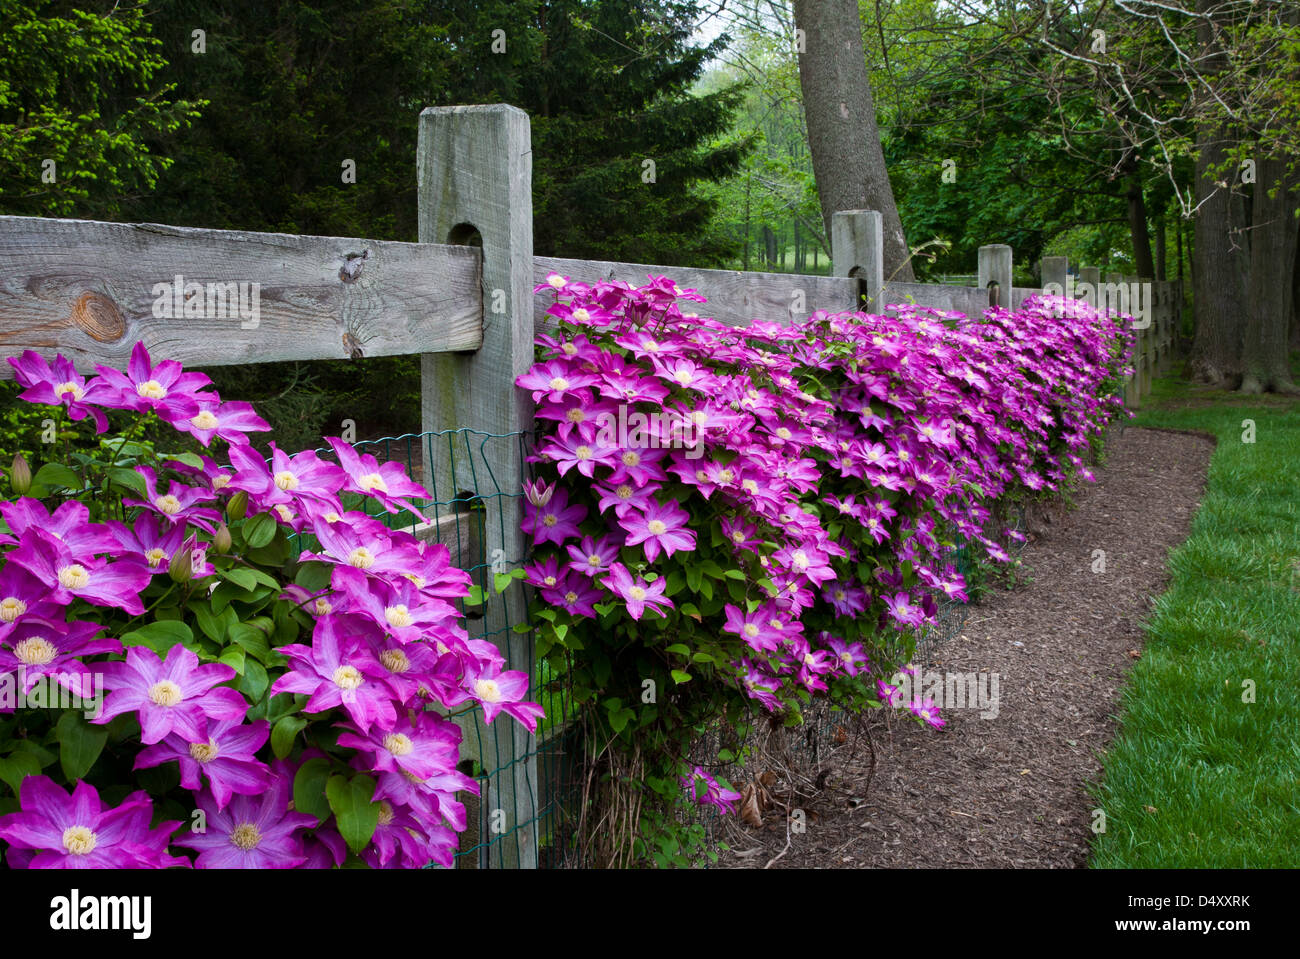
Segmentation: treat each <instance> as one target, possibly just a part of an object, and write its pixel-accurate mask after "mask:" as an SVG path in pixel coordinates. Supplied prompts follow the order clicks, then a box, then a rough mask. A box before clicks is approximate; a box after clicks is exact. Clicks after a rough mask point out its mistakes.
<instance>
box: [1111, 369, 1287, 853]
mask: <svg viewBox="0 0 1300 959" xmlns="http://www.w3.org/2000/svg"><path fill="white" fill-rule="evenodd" d="M1248 419H1249V420H1253V421H1254V424H1255V442H1254V443H1253V444H1251V443H1246V442H1243V432H1244V430H1245V429H1246V427H1244V426H1243V421H1244V420H1248ZM1131 425H1134V426H1152V427H1163V428H1169V429H1180V430H1198V431H1203V432H1208V433H1213V434H1214V435H1215V436H1217V437H1218V447H1217V449H1216V451H1215V453H1214V457H1213V459H1212V460H1211V462H1210V472H1209V483H1208V486H1207V489H1206V493H1205V498H1204V500H1203V501H1202V504H1201V508H1200V510H1199V511H1198V512H1197V514H1196V517H1195V519H1194V521H1193V524H1192V532H1191V536H1190V538H1189V539H1188V540H1187V542H1186V543H1184V544H1183V545H1182V546H1180V547H1179V548H1178V549H1176V550H1174V551H1173V552H1172V553H1171V554H1170V557H1169V569H1170V574H1171V576H1172V582H1171V584H1170V587H1169V590H1168V592H1167V593H1166V594H1165V595H1164V596H1162V597H1160V600H1159V602H1158V604H1157V605H1156V607H1155V609H1154V611H1153V614H1152V616H1151V618H1150V620H1149V621H1148V623H1147V625H1146V630H1147V636H1146V646H1145V649H1144V651H1143V654H1142V657H1141V659H1139V660H1138V661H1137V663H1136V664H1135V665H1134V668H1133V670H1132V672H1131V674H1130V676H1129V681H1128V684H1127V687H1126V688H1125V690H1124V693H1123V701H1122V708H1121V712H1120V720H1121V726H1120V730H1119V733H1118V736H1117V738H1116V740H1115V742H1114V744H1113V745H1112V747H1111V749H1110V751H1109V752H1108V753H1107V754H1106V755H1105V756H1104V757H1103V758H1104V764H1105V770H1104V773H1103V776H1102V779H1101V783H1100V784H1099V785H1098V786H1096V787H1095V788H1094V789H1093V790H1092V794H1093V797H1094V798H1095V799H1096V801H1097V805H1098V806H1099V807H1100V808H1101V809H1103V810H1104V811H1105V816H1106V819H1105V827H1106V829H1105V832H1104V833H1102V834H1100V835H1098V836H1097V838H1096V840H1095V841H1094V843H1093V858H1092V864H1093V866H1095V867H1103V868H1130V867H1138V868H1189V867H1284V866H1298V865H1300V402H1296V401H1294V400H1287V399H1283V398H1279V397H1271V396H1269V397H1254V398H1247V397H1242V396H1239V395H1235V394H1230V393H1222V392H1213V391H1207V390H1203V389H1198V388H1195V387H1190V386H1189V385H1188V384H1186V383H1183V382H1178V381H1175V380H1172V379H1163V380H1160V381H1158V382H1157V383H1156V384H1155V389H1154V391H1153V393H1152V395H1151V396H1150V397H1149V398H1148V400H1147V401H1146V403H1145V404H1144V408H1143V410H1142V411H1141V412H1140V414H1139V415H1138V417H1137V418H1136V419H1135V420H1133V421H1131ZM1252 686H1253V690H1254V696H1253V699H1254V701H1253V702H1243V697H1245V698H1247V699H1249V698H1251V697H1250V696H1249V694H1248V689H1249V688H1250V687H1252Z"/></svg>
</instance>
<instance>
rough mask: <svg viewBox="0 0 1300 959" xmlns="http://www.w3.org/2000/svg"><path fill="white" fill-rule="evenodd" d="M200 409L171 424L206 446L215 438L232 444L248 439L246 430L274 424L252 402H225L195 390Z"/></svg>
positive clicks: (264, 428) (263, 430)
mask: <svg viewBox="0 0 1300 959" xmlns="http://www.w3.org/2000/svg"><path fill="white" fill-rule="evenodd" d="M194 399H195V402H197V403H198V407H199V411H198V412H197V413H195V414H194V415H193V416H191V417H190V418H189V419H180V420H176V421H175V422H173V423H172V425H173V426H175V427H176V428H177V429H178V430H180V431H181V432H182V433H189V434H190V435H191V436H193V437H194V438H195V439H196V440H198V441H199V442H200V443H202V444H203V445H204V446H210V445H211V444H212V440H213V437H218V438H220V439H223V440H225V441H226V442H227V443H229V444H230V445H231V446H239V445H243V444H246V443H247V442H248V437H247V436H245V435H244V434H245V433H266V432H269V431H270V429H271V427H270V424H268V423H267V422H266V420H264V419H262V418H261V417H260V416H258V415H257V413H255V412H254V411H253V406H252V404H251V403H244V402H241V401H239V400H233V401H231V402H229V403H223V402H222V401H221V398H220V397H218V396H216V395H215V394H211V393H196V394H195V396H194Z"/></svg>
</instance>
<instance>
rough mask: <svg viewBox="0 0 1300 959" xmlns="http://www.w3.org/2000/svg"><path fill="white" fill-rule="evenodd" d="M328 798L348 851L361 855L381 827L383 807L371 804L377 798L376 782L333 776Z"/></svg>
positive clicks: (366, 778)
mask: <svg viewBox="0 0 1300 959" xmlns="http://www.w3.org/2000/svg"><path fill="white" fill-rule="evenodd" d="M325 795H326V797H327V798H328V799H329V805H330V809H332V810H334V818H335V819H336V820H337V821H338V827H339V833H340V834H342V836H343V838H344V839H345V840H346V841H347V844H348V848H349V849H351V850H352V851H353V852H355V853H360V852H361V850H362V849H365V848H366V845H367V844H368V843H369V842H370V837H371V836H373V835H374V834H375V827H376V826H378V825H379V804H378V803H374V802H371V799H373V798H374V795H375V781H374V780H373V779H371V778H370V777H369V776H362V775H357V776H353V777H352V778H351V779H348V778H347V777H345V776H331V777H330V778H329V781H328V782H326V784H325Z"/></svg>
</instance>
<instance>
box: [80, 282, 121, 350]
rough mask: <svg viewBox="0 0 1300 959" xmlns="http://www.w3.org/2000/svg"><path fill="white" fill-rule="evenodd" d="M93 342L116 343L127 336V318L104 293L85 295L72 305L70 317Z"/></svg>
mask: <svg viewBox="0 0 1300 959" xmlns="http://www.w3.org/2000/svg"><path fill="white" fill-rule="evenodd" d="M70 319H71V320H72V322H73V323H74V324H76V326H77V327H78V328H80V329H82V330H84V331H85V333H86V335H87V336H89V337H90V338H91V339H92V340H97V341H98V342H100V343H116V342H117V341H118V340H120V339H121V338H122V337H124V336H125V335H126V317H124V316H123V315H122V311H121V310H119V309H118V308H117V304H116V303H114V302H113V301H112V300H111V299H109V298H108V297H107V296H105V295H104V294H102V293H94V292H90V293H83V294H81V296H79V297H77V301H76V302H75V303H73V304H72V315H71V317H70Z"/></svg>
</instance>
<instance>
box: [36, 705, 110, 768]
mask: <svg viewBox="0 0 1300 959" xmlns="http://www.w3.org/2000/svg"><path fill="white" fill-rule="evenodd" d="M54 732H55V735H56V736H57V737H58V740H59V765H60V766H61V767H62V768H63V775H64V776H66V777H67V779H68V782H73V781H74V780H77V779H81V778H82V777H84V776H85V775H86V773H88V772H90V767H91V766H93V765H95V760H96V759H98V758H99V754H100V753H101V752H103V750H104V743H106V742H107V741H108V727H107V726H93V725H91V724H90V723H89V722H87V721H86V717H85V716H83V715H82V714H81V713H80V712H78V711H77V710H75V709H69V710H67V711H65V712H64V714H63V715H62V716H60V717H59V722H58V725H56V726H55V727H54ZM34 758H35V757H33V759H34Z"/></svg>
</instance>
